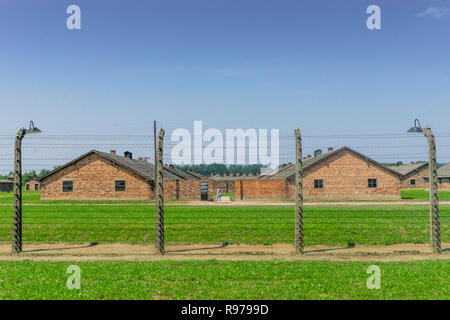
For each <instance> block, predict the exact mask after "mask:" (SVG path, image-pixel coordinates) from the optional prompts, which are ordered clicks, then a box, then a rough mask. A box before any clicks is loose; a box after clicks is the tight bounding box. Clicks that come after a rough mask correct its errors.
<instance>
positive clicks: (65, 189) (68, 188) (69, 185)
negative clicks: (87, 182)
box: [63, 181, 73, 192]
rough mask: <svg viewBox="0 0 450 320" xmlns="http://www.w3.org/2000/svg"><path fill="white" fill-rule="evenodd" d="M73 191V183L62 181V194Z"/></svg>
mask: <svg viewBox="0 0 450 320" xmlns="http://www.w3.org/2000/svg"><path fill="white" fill-rule="evenodd" d="M72 191H73V181H63V192H72Z"/></svg>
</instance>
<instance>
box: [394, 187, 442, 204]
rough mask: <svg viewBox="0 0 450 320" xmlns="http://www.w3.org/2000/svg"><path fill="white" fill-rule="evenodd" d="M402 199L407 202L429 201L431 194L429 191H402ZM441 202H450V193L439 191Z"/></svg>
mask: <svg viewBox="0 0 450 320" xmlns="http://www.w3.org/2000/svg"><path fill="white" fill-rule="evenodd" d="M401 195H402V199H405V200H428V199H430V193H429V192H428V190H420V189H419V190H402V193H401ZM438 197H439V200H442V201H450V191H439V193H438Z"/></svg>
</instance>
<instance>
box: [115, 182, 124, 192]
mask: <svg viewBox="0 0 450 320" xmlns="http://www.w3.org/2000/svg"><path fill="white" fill-rule="evenodd" d="M116 191H125V180H116Z"/></svg>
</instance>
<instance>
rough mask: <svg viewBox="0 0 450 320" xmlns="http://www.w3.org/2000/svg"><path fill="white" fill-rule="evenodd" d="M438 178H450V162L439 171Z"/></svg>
mask: <svg viewBox="0 0 450 320" xmlns="http://www.w3.org/2000/svg"><path fill="white" fill-rule="evenodd" d="M437 176H438V178H448V177H450V162H449V163H446V164H444V165H443V166H442V167H440V168H438V169H437Z"/></svg>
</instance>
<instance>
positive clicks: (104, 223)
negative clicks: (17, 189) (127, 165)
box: [0, 205, 450, 245]
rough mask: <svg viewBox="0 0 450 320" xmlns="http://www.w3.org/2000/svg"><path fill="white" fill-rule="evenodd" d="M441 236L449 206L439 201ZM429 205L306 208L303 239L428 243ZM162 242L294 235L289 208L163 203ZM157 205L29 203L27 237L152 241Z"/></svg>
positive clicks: (6, 230) (3, 228)
mask: <svg viewBox="0 0 450 320" xmlns="http://www.w3.org/2000/svg"><path fill="white" fill-rule="evenodd" d="M440 215H441V234H442V241H444V242H445V241H450V229H449V224H450V207H449V206H441V208H440ZM11 223H12V207H11V206H0V241H2V242H7V241H10V239H11ZM428 223H429V217H428V208H427V207H426V206H378V207H376V206H374V207H365V206H353V207H330V206H322V207H305V210H304V230H305V244H306V245H312V244H324V245H336V244H344V245H347V244H353V243H356V244H393V243H426V242H428V240H429V229H428ZM165 236H166V242H184V243H199V242H205V243H207V242H209V243H213V242H214V243H216V242H228V243H260V244H271V243H275V242H292V241H293V239H294V208H293V207H286V206H284V207H271V206H265V207H220V206H217V207H215V206H208V207H192V206H170V205H167V206H166V207H165ZM154 238H155V208H154V206H143V205H95V206H94V205H89V206H88V205H79V206H75V205H66V206H63V205H59V206H57V205H50V206H38V205H27V206H24V207H23V239H24V241H25V242H86V241H90V242H153V241H154Z"/></svg>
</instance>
